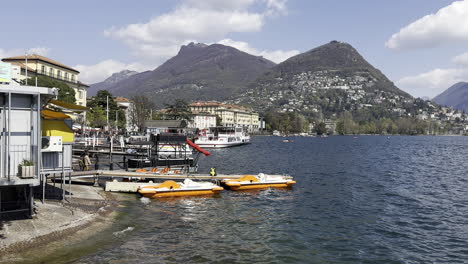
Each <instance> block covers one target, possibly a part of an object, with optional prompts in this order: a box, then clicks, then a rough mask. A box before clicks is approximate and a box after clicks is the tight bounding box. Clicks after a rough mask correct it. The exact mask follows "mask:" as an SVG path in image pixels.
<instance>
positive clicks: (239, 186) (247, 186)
mask: <svg viewBox="0 0 468 264" xmlns="http://www.w3.org/2000/svg"><path fill="white" fill-rule="evenodd" d="M295 183H296V182H295V181H285V182H274V183H273V182H272V183H265V182H251V183H241V182H228V181H226V182H222V184H223V185H224V186H226V187H227V188H229V189H230V190H233V191H239V190H253V189H268V188H291V187H292V186H293V185H294V184H295Z"/></svg>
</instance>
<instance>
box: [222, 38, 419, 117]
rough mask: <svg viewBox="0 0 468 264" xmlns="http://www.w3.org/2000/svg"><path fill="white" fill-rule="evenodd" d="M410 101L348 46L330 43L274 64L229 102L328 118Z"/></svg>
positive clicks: (396, 106)
mask: <svg viewBox="0 0 468 264" xmlns="http://www.w3.org/2000/svg"><path fill="white" fill-rule="evenodd" d="M411 100H413V98H412V97H411V96H410V95H409V94H407V93H406V92H404V91H402V90H400V89H398V88H397V87H396V86H395V85H394V84H393V83H392V82H391V81H390V80H389V79H388V78H387V77H386V76H385V75H384V74H383V73H382V72H380V71H379V70H378V69H376V68H374V67H373V66H372V65H371V64H369V63H368V62H367V61H366V60H365V59H364V58H363V57H362V56H361V55H360V54H359V53H358V52H357V50H356V49H354V48H353V47H352V46H351V45H350V44H347V43H343V42H338V41H332V42H330V43H328V44H325V45H323V46H320V47H317V48H314V49H312V50H310V51H307V52H305V53H302V54H299V55H296V56H294V57H291V58H289V59H288V60H286V61H284V62H282V63H280V64H278V65H276V66H275V67H273V68H271V69H270V70H269V71H267V72H265V73H264V74H263V75H262V76H260V77H259V78H258V79H257V80H256V81H255V82H253V83H252V84H250V85H249V87H248V89H247V92H246V93H244V94H242V95H240V96H235V97H233V98H231V100H229V101H230V102H232V103H241V104H249V105H252V106H254V108H255V109H257V110H258V111H261V112H263V111H267V110H279V111H282V112H302V113H322V114H324V115H325V117H330V116H332V115H334V114H337V113H340V112H345V111H351V112H353V111H358V110H360V109H362V108H377V107H386V109H392V108H398V107H399V106H402V105H403V104H405V103H408V102H409V101H411Z"/></svg>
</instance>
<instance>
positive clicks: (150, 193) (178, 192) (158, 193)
mask: <svg viewBox="0 0 468 264" xmlns="http://www.w3.org/2000/svg"><path fill="white" fill-rule="evenodd" d="M222 190H223V188H222V187H214V188H210V189H194V190H193V189H192V190H183V189H172V190H155V189H150V188H142V189H140V190H138V192H139V193H140V194H141V195H143V196H144V197H147V198H158V197H177V196H200V195H214V194H218V193H220V192H221V191H222Z"/></svg>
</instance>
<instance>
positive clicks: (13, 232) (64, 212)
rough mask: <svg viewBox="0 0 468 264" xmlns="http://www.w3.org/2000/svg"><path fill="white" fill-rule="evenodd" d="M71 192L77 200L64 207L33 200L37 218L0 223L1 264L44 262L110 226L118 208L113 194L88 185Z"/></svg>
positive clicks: (60, 204) (57, 202) (80, 186)
mask: <svg viewBox="0 0 468 264" xmlns="http://www.w3.org/2000/svg"><path fill="white" fill-rule="evenodd" d="M72 189H75V190H74V191H75V192H76V194H77V197H73V198H72V199H71V200H70V201H69V202H65V203H64V204H62V203H61V202H60V201H50V200H46V203H45V204H42V203H41V201H39V200H36V201H35V203H36V205H37V214H36V216H34V217H33V218H32V219H24V220H23V219H21V220H12V221H5V220H2V221H0V255H1V257H0V263H12V262H13V263H15V262H21V263H28V262H30V263H37V262H38V261H39V260H40V259H46V260H47V259H49V258H53V257H55V256H54V254H55V252H56V251H61V250H60V249H63V248H65V247H67V245H69V244H74V243H81V242H84V241H86V240H87V239H88V238H90V237H92V236H94V235H96V233H98V232H99V231H103V230H106V229H107V228H110V227H111V226H112V224H113V223H114V222H115V219H116V217H117V215H118V214H117V212H116V208H117V207H118V206H119V202H118V201H117V199H116V198H115V197H114V196H113V195H112V194H110V193H106V192H104V191H103V190H102V188H101V187H93V186H88V185H74V186H73V188H72ZM72 193H74V192H73V191H72ZM74 194H75V193H74ZM88 197H91V198H88ZM44 263H49V262H48V261H46V262H44Z"/></svg>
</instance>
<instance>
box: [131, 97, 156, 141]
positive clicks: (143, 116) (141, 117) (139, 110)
mask: <svg viewBox="0 0 468 264" xmlns="http://www.w3.org/2000/svg"><path fill="white" fill-rule="evenodd" d="M131 100H132V101H133V106H132V109H131V111H130V117H131V121H130V122H131V123H132V125H134V126H136V127H137V128H138V131H140V132H141V131H143V128H144V126H145V121H146V120H148V119H149V118H151V110H152V109H153V108H154V104H153V102H151V101H150V99H149V98H148V97H147V96H143V95H135V96H133V97H132V98H131Z"/></svg>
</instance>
